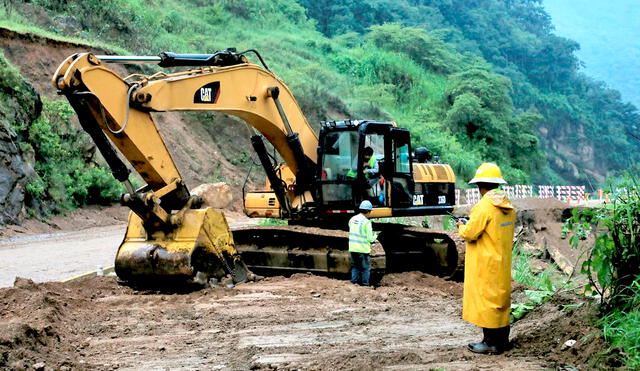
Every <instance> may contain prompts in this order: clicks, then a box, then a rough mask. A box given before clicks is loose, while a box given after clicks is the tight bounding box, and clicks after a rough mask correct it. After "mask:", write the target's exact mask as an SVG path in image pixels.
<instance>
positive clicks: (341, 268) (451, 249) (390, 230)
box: [232, 223, 464, 280]
mask: <svg viewBox="0 0 640 371" xmlns="http://www.w3.org/2000/svg"><path fill="white" fill-rule="evenodd" d="M374 230H375V231H380V234H379V235H378V242H376V243H374V244H373V246H372V251H371V269H372V275H373V276H380V275H382V274H384V273H391V272H406V271H422V272H425V273H429V274H434V275H438V276H442V277H446V278H450V279H456V280H459V279H461V278H462V274H461V273H462V271H463V266H464V242H463V240H462V239H461V238H460V237H459V236H458V235H457V233H455V232H452V231H437V230H430V229H426V228H420V227H411V226H406V225H402V224H391V223H374ZM232 233H233V239H234V242H235V246H236V249H237V250H238V252H239V253H240V255H241V256H242V260H243V261H244V262H245V264H246V265H247V266H248V267H249V269H251V271H253V272H255V273H258V274H261V275H275V274H291V273H296V272H312V273H315V274H322V275H329V276H335V277H348V275H349V273H350V268H351V264H350V262H349V251H348V241H349V237H348V233H347V232H346V231H342V230H335V229H323V228H316V227H305V226H290V225H285V226H252V227H240V228H236V229H233V230H232Z"/></svg>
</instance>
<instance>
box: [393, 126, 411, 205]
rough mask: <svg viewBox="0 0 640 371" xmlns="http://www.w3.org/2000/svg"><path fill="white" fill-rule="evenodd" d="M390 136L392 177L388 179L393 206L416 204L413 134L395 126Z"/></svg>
mask: <svg viewBox="0 0 640 371" xmlns="http://www.w3.org/2000/svg"><path fill="white" fill-rule="evenodd" d="M389 137H390V138H389V139H390V141H389V142H388V143H389V145H388V146H387V152H388V158H390V159H391V164H389V165H391V166H390V169H388V175H387V177H389V176H390V178H391V179H387V180H388V181H389V184H390V192H391V197H390V198H391V207H392V208H394V209H395V208H409V207H411V206H413V205H414V204H415V201H414V195H413V190H414V187H415V185H414V180H413V173H412V163H411V161H412V160H411V136H410V134H409V131H407V130H406V129H399V128H393V129H391V131H390V135H389ZM389 173H390V174H389ZM418 201H419V200H418ZM418 203H419V202H418ZM416 206H418V205H416Z"/></svg>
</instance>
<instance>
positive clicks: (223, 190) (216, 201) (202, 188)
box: [191, 182, 233, 209]
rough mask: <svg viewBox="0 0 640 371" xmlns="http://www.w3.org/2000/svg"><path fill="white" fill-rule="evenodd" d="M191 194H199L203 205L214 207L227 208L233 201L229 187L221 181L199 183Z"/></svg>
mask: <svg viewBox="0 0 640 371" xmlns="http://www.w3.org/2000/svg"><path fill="white" fill-rule="evenodd" d="M191 194H192V195H196V196H200V197H201V198H202V200H203V202H204V204H203V206H207V207H212V208H214V209H225V208H228V207H229V206H230V205H231V202H233V194H232V193H231V187H229V186H228V185H227V184H226V183H223V182H218V183H205V184H201V185H199V186H197V187H196V188H194V189H193V190H192V191H191Z"/></svg>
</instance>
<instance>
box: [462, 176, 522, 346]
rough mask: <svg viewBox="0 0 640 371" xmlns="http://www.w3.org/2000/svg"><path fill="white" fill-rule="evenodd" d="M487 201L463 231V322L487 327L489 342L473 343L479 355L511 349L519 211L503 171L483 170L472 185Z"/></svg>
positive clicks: (476, 207) (478, 207)
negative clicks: (513, 258)
mask: <svg viewBox="0 0 640 371" xmlns="http://www.w3.org/2000/svg"><path fill="white" fill-rule="evenodd" d="M469 183H470V184H476V185H477V186H478V188H479V190H480V194H481V195H482V198H481V199H480V201H479V202H478V203H477V204H476V205H475V206H474V207H473V208H472V209H471V213H470V215H469V220H468V221H465V220H459V221H458V223H457V225H458V232H459V233H460V236H461V237H462V238H464V239H465V240H466V241H467V250H466V256H465V268H464V295H463V299H462V318H463V319H464V320H466V321H469V322H471V323H473V324H474V325H477V326H480V327H482V330H483V334H484V338H483V340H482V341H480V342H472V343H469V350H471V351H472V352H475V353H483V354H499V353H501V352H503V351H504V350H505V349H506V348H507V346H508V345H509V309H510V307H511V249H512V246H513V231H514V224H515V219H516V211H515V208H514V207H513V205H512V204H511V201H509V199H508V198H507V195H506V193H505V192H504V191H502V190H500V189H499V188H498V187H499V185H500V184H504V183H506V182H505V181H504V179H502V174H501V172H500V168H499V167H498V166H497V165H495V164H492V163H484V164H482V165H480V167H479V168H478V170H477V171H476V175H475V177H474V178H473V179H472V180H471V181H470V182H469Z"/></svg>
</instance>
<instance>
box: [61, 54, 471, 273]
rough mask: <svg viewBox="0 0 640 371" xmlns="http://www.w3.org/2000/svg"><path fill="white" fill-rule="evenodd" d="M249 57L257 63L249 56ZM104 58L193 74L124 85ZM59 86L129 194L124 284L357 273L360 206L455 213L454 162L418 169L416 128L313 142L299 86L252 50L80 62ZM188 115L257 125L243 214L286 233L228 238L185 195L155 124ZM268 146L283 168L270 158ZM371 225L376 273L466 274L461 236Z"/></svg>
mask: <svg viewBox="0 0 640 371" xmlns="http://www.w3.org/2000/svg"><path fill="white" fill-rule="evenodd" d="M249 52H252V53H254V54H255V55H256V56H257V57H258V58H259V59H260V61H261V62H262V67H261V66H258V65H256V64H252V63H249V62H248V60H247V58H246V57H245V54H247V53H249ZM108 63H156V64H158V65H159V66H160V67H189V68H188V69H186V70H184V71H181V72H174V73H164V72H158V73H155V74H152V75H141V74H133V75H131V76H128V77H125V78H122V77H120V76H119V75H118V74H117V73H115V72H114V71H113V70H112V69H109V68H108V67H106V64H108ZM52 82H53V84H54V86H55V87H56V88H57V89H58V90H59V92H60V93H61V94H63V95H65V96H66V97H67V98H68V100H69V102H70V103H71V106H72V107H73V108H74V110H75V111H76V112H77V114H78V117H79V120H80V124H81V126H82V128H83V129H84V130H85V131H86V132H87V133H88V134H89V135H90V136H91V138H92V139H93V141H94V142H95V144H96V147H97V148H98V150H99V151H100V152H101V153H102V155H103V156H104V158H105V160H106V161H107V163H108V165H109V167H110V168H111V171H112V173H113V175H114V177H115V178H116V179H118V180H119V181H121V182H122V183H123V184H124V186H125V188H126V189H127V193H126V194H124V195H123V196H122V203H123V204H124V205H126V206H128V207H129V208H130V209H131V211H132V212H131V213H130V216H129V222H128V227H127V232H126V235H125V238H124V241H123V242H122V244H121V245H120V247H119V249H118V253H117V255H116V273H117V275H118V276H119V277H120V278H121V279H123V280H126V281H131V282H144V281H149V280H154V281H155V280H158V279H165V280H166V279H168V280H174V281H176V280H178V281H179V280H190V279H193V278H194V277H195V276H196V275H198V276H205V277H212V278H213V277H216V278H220V277H223V276H226V275H231V276H232V277H233V279H234V281H236V282H241V281H244V280H247V279H250V278H251V276H252V273H251V271H257V272H265V271H269V270H276V271H289V272H295V271H311V272H318V273H325V274H335V275H341V274H348V272H349V257H348V256H349V255H348V252H347V241H348V237H347V233H346V232H344V231H343V229H345V228H346V225H347V220H348V218H349V217H350V216H352V215H353V214H354V213H355V212H356V211H357V205H358V204H359V203H360V201H362V200H363V199H369V200H371V201H372V202H373V204H374V209H373V211H372V213H371V217H372V218H384V217H392V216H393V217H395V216H421V215H445V214H447V213H450V212H451V211H452V210H453V205H454V186H455V176H454V174H453V171H452V169H451V167H450V166H449V165H445V164H427V163H422V162H417V161H415V159H414V156H413V155H412V150H411V140H410V134H409V132H408V131H407V130H405V129H402V128H399V127H397V125H396V124H395V123H393V122H377V121H366V120H362V121H361V120H346V121H337V122H336V121H332V122H325V123H323V124H322V125H321V128H320V131H319V133H318V134H316V132H315V131H314V130H313V129H312V127H311V126H310V125H309V124H308V122H307V120H306V119H305V117H304V115H303V113H302V111H301V110H300V107H299V106H298V104H297V102H296V100H295V98H294V97H293V95H292V93H291V91H290V90H289V89H288V88H287V86H286V85H285V84H284V83H283V82H282V81H281V80H280V79H279V78H278V77H277V76H276V75H275V74H273V72H271V71H270V70H269V69H268V68H267V66H266V64H265V63H264V61H263V60H262V58H261V57H260V55H259V54H258V53H257V52H256V51H255V50H247V51H245V52H240V53H238V52H236V51H235V50H234V49H228V50H225V51H222V52H216V53H214V54H175V53H161V54H160V55H159V56H158V57H153V56H150V57H149V56H107V55H98V56H96V55H93V54H90V53H81V54H74V55H72V56H70V57H68V58H67V59H66V60H65V61H64V62H63V63H62V64H61V65H60V66H59V67H58V69H57V71H56V72H55V74H54V76H53V78H52ZM189 110H201V111H217V112H224V113H226V114H229V115H233V116H236V117H238V118H240V119H242V120H244V121H245V122H246V123H248V124H249V125H250V126H251V127H252V128H253V129H254V133H255V135H253V136H252V137H251V139H250V141H251V144H252V146H253V148H254V150H255V152H256V154H257V156H258V158H259V160H260V163H261V164H262V167H263V168H264V171H265V173H266V176H267V182H266V189H265V190H262V191H254V192H249V193H247V194H246V195H245V212H246V213H247V215H249V216H250V217H267V218H281V219H285V220H287V221H288V222H289V223H288V224H289V225H286V226H264V227H261V226H252V227H244V228H239V229H237V230H234V231H233V233H232V232H231V231H230V230H229V227H228V225H227V222H226V220H225V218H224V216H223V215H222V214H221V213H219V212H217V211H215V210H213V209H211V208H202V207H201V204H202V202H201V200H200V199H199V197H197V196H192V195H190V193H189V191H188V189H187V186H186V185H185V183H184V181H183V179H182V177H181V176H180V173H179V171H178V169H177V167H176V165H175V163H174V161H173V159H172V157H171V155H170V153H169V151H168V149H167V147H166V145H165V143H164V141H163V139H162V137H161V135H160V133H159V131H158V128H157V126H156V124H155V123H154V121H153V119H152V116H151V112H161V111H189ZM165 135H171V134H169V133H165ZM264 139H266V140H267V141H268V142H269V143H270V144H271V145H273V147H274V148H275V150H277V152H278V154H279V155H280V157H281V158H282V160H283V162H284V163H282V164H280V163H278V162H277V161H276V159H275V158H274V156H271V155H270V154H269V152H268V150H267V146H266V145H265V143H264ZM114 147H116V148H117V149H118V151H119V152H120V153H121V154H122V156H123V157H124V158H126V159H127V160H128V162H129V163H130V164H131V166H132V167H133V169H134V170H135V171H136V172H137V173H138V174H139V175H140V176H141V178H142V179H143V180H144V182H145V183H146V185H144V186H143V187H141V188H140V189H133V187H132V186H131V183H130V182H129V173H130V171H129V168H128V167H127V165H125V163H124V162H122V161H121V160H120V158H119V156H118V154H117V152H116V149H115V148H114ZM372 158H373V160H372ZM374 168H375V169H374ZM374 229H375V230H377V231H380V234H379V235H378V240H379V241H380V244H379V245H374V250H373V251H372V268H373V270H374V272H375V271H378V272H380V271H386V272H390V271H407V270H422V271H426V272H429V273H434V274H440V275H446V276H452V275H456V274H457V273H459V272H460V267H461V262H462V259H463V256H464V254H463V250H462V247H461V244H456V237H454V235H453V234H450V233H449V232H445V231H433V230H428V229H424V228H419V227H409V226H405V225H401V224H393V223H376V224H374ZM247 266H249V268H250V269H251V271H250V270H249V268H247Z"/></svg>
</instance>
